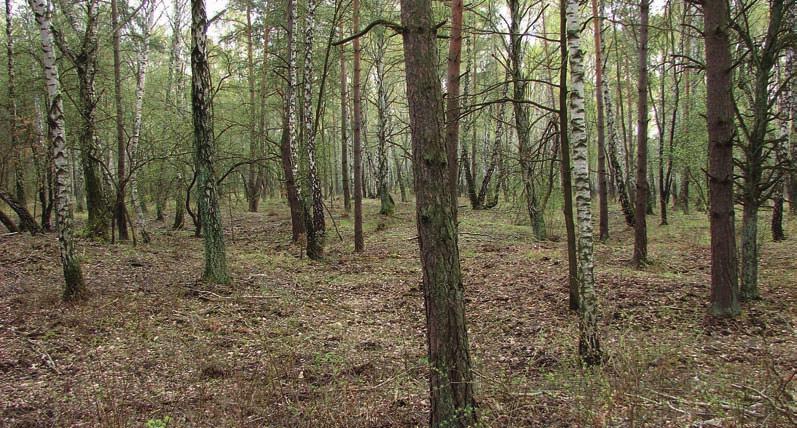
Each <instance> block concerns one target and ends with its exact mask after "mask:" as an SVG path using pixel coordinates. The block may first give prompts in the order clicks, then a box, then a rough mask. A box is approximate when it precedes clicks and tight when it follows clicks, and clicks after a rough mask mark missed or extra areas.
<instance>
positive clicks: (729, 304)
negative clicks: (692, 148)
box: [703, 0, 740, 316]
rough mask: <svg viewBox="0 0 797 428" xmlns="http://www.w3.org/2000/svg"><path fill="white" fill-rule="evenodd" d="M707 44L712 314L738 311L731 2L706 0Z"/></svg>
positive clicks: (731, 313) (732, 314) (728, 314)
mask: <svg viewBox="0 0 797 428" xmlns="http://www.w3.org/2000/svg"><path fill="white" fill-rule="evenodd" d="M703 18H704V36H705V43H706V119H707V123H708V137H709V145H708V157H709V161H708V174H707V176H708V182H709V205H710V208H709V210H710V215H709V220H710V222H711V313H712V314H713V315H715V316H736V315H739V312H740V309H739V302H738V296H737V295H738V292H739V282H738V273H737V265H736V233H735V229H734V224H733V223H734V221H733V135H734V120H733V98H732V92H731V88H732V85H731V72H732V67H731V52H730V41H729V36H728V31H729V29H728V28H729V25H728V2H727V1H726V0H705V1H704V3H703Z"/></svg>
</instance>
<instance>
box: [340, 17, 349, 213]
mask: <svg viewBox="0 0 797 428" xmlns="http://www.w3.org/2000/svg"><path fill="white" fill-rule="evenodd" d="M340 33H341V36H342V35H343V26H342V25H341V30H340ZM345 54H346V45H340V170H341V175H342V177H343V180H342V181H343V209H344V210H345V211H346V212H347V213H348V212H351V184H350V183H349V135H348V126H349V110H348V107H349V91H348V85H349V82H348V78H347V77H346V55H345Z"/></svg>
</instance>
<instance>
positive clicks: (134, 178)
mask: <svg viewBox="0 0 797 428" xmlns="http://www.w3.org/2000/svg"><path fill="white" fill-rule="evenodd" d="M154 4H155V3H148V4H147V6H146V8H147V10H145V11H144V23H143V25H142V30H143V31H142V34H141V40H140V46H139V48H138V49H139V50H138V72H137V73H136V104H135V107H134V111H133V135H131V136H130V197H131V199H132V202H133V209H134V210H135V212H136V228H137V229H138V233H139V234H141V241H143V242H144V243H145V244H146V243H149V242H150V234H149V230H147V219H146V217H145V216H144V210H143V208H142V205H141V202H140V200H139V196H138V170H137V165H136V162H138V143H139V140H140V139H141V115H142V112H143V110H144V83H145V79H146V77H147V65H148V61H149V32H150V28H151V27H152V18H153V14H154V11H153V8H152V6H151V5H154Z"/></svg>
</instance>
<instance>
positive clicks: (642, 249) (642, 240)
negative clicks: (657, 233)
mask: <svg viewBox="0 0 797 428" xmlns="http://www.w3.org/2000/svg"><path fill="white" fill-rule="evenodd" d="M649 11H650V3H649V0H640V2H639V15H640V21H641V22H640V25H639V87H638V89H637V91H638V93H639V97H638V106H639V108H638V109H637V113H638V118H637V158H636V160H637V164H636V207H635V209H634V211H635V213H636V217H635V218H634V255H633V257H632V259H631V263H633V264H634V265H635V266H637V267H640V266H642V265H644V264H645V263H647V261H648V225H647V219H646V215H647V212H648V197H649V193H650V187H649V186H648V19H649V16H650V13H649Z"/></svg>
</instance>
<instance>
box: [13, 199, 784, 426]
mask: <svg viewBox="0 0 797 428" xmlns="http://www.w3.org/2000/svg"><path fill="white" fill-rule="evenodd" d="M264 206H265V209H264V210H263V212H262V213H243V212H235V211H232V212H231V211H229V210H228V209H226V208H225V210H224V212H225V226H226V229H225V233H226V239H227V243H228V261H229V265H230V270H231V274H232V277H233V281H232V282H231V284H229V285H226V286H218V285H211V284H205V283H202V282H200V281H198V277H199V275H200V273H201V265H202V246H201V240H199V239H196V238H193V236H192V235H193V233H192V231H171V230H169V228H168V227H167V225H164V224H160V223H154V224H153V225H152V226H153V228H154V230H155V237H154V240H153V242H152V243H151V244H147V245H143V244H140V243H139V244H138V245H136V246H133V245H132V244H129V243H126V244H121V245H120V244H117V245H111V244H108V243H97V242H92V241H87V240H81V241H80V242H79V243H78V252H79V254H80V257H81V259H82V262H83V267H84V275H85V278H86V281H87V284H88V288H89V290H90V291H91V296H90V298H89V299H88V300H86V301H85V302H80V303H74V304H65V303H62V302H61V300H60V293H61V284H62V277H61V270H60V266H59V262H58V249H57V245H56V239H55V235H54V234H48V235H45V236H36V237H31V236H28V235H25V234H16V235H4V236H0V426H9V427H40V426H41V427H45V426H46V427H50V426H58V427H67V426H68V427H82V426H87V427H95V426H102V427H123V426H124V427H126V426H131V427H141V426H146V427H148V428H150V427H152V428H160V427H164V426H168V427H183V426H191V427H292V428H298V427H405V426H409V427H412V426H423V425H425V424H426V423H427V413H428V408H429V402H428V398H427V394H428V390H427V389H428V386H427V381H426V370H427V369H426V351H425V335H424V315H423V306H422V305H423V299H422V294H421V291H420V288H419V286H420V277H421V273H420V265H419V262H418V257H417V242H416V241H415V240H414V237H415V226H414V222H413V219H414V214H413V212H414V211H413V210H414V207H413V205H411V204H399V205H398V210H397V214H396V216H395V217H391V218H387V219H385V220H378V217H379V216H378V215H377V214H376V211H377V209H378V207H377V205H376V204H375V202H374V201H367V204H366V219H367V223H366V225H365V231H366V252H365V253H364V254H361V255H354V254H352V244H351V242H352V225H351V222H350V220H349V219H348V218H346V216H341V215H338V214H339V210H337V209H335V208H334V207H333V211H335V212H336V213H338V214H336V217H335V220H336V223H337V227H338V228H339V230H340V233H341V235H342V237H343V242H341V241H340V240H339V239H338V236H337V234H336V231H335V227H333V225H332V224H331V223H329V224H328V226H329V233H328V237H327V242H328V246H327V251H328V254H327V257H326V259H325V260H324V261H323V262H313V261H309V260H307V259H306V258H300V257H299V254H300V253H301V251H300V248H299V247H297V246H295V245H291V244H289V241H290V220H289V219H288V217H287V215H288V213H287V210H286V209H285V207H284V206H282V205H280V204H277V203H266V204H264ZM499 208H500V207H499ZM460 217H461V218H460V221H461V227H460V229H461V238H460V249H461V258H462V266H463V270H464V273H465V287H466V297H467V322H468V327H469V338H470V343H471V350H472V358H473V363H474V367H475V370H476V385H475V390H476V395H477V400H478V404H479V412H480V421H481V422H480V423H481V424H483V426H487V427H521V426H522V427H587V426H590V427H591V426H596V427H602V426H607V427H608V426H611V427H615V426H629V427H630V426H634V427H642V426H649V427H665V426H667V427H670V426H672V427H676V426H678V427H688V426H694V427H699V426H703V427H741V426H745V427H754V426H762V427H763V426H766V427H791V426H797V403H796V402H795V396H796V395H797V333H796V332H795V331H796V330H795V325H796V324H797V259H796V258H795V257H794V254H795V253H796V252H797V219H790V220H789V221H790V223H789V224H788V225H787V234H788V236H789V238H790V239H788V240H787V241H785V242H782V243H773V242H772V241H771V239H770V237H769V235H768V233H767V232H768V228H767V227H766V226H767V223H766V221H767V220H766V219H764V220H762V226H761V229H763V230H762V235H761V240H762V243H763V251H762V258H761V293H762V296H763V300H761V301H758V302H755V303H752V304H745V305H744V307H743V314H742V316H741V317H740V318H738V319H737V320H733V321H717V320H714V319H711V318H709V317H707V316H706V308H707V303H708V293H709V285H708V274H709V264H708V263H709V249H708V235H707V221H706V218H705V214H701V213H694V214H691V215H688V216H685V215H683V214H682V213H679V212H678V213H673V214H672V215H671V217H672V221H671V224H670V225H669V226H658V225H657V223H658V222H657V221H655V220H654V219H653V217H651V220H650V221H649V225H650V226H649V227H650V243H651V244H650V245H651V247H650V254H651V259H652V264H651V265H650V266H648V267H647V268H646V269H644V270H635V269H633V268H631V267H630V266H629V259H630V256H631V245H632V243H633V238H632V236H633V235H632V233H633V232H632V231H631V230H630V229H628V228H626V227H625V226H624V225H623V224H622V218H621V217H620V216H619V214H617V213H613V214H612V220H611V232H612V237H611V239H610V240H609V241H608V242H607V243H603V244H597V245H596V255H597V263H596V268H597V279H598V283H599V296H600V303H601V320H600V328H601V333H602V346H603V348H604V349H605V351H606V353H607V356H608V361H607V362H606V364H605V365H604V366H603V367H600V368H598V369H584V368H582V367H580V365H579V364H578V360H577V358H576V344H577V329H576V327H577V326H576V315H575V314H574V313H572V312H571V311H569V310H568V306H567V291H566V283H567V260H566V257H565V253H564V242H562V240H561V239H556V237H555V236H554V240H551V241H546V242H534V240H533V239H532V237H531V234H530V231H529V227H528V226H524V225H513V224H512V218H513V217H515V216H514V215H513V213H508V212H503V211H501V210H491V211H481V212H473V211H471V210H470V209H468V208H462V210H461V214H460ZM559 222H561V220H559ZM550 226H551V229H552V230H553V231H554V232H556V231H558V230H560V229H561V224H557V223H556V221H555V219H554V221H552V222H551V224H550ZM554 234H555V233H554Z"/></svg>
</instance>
